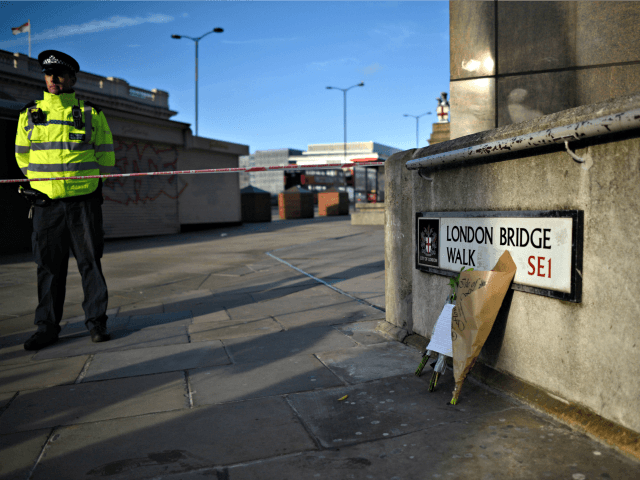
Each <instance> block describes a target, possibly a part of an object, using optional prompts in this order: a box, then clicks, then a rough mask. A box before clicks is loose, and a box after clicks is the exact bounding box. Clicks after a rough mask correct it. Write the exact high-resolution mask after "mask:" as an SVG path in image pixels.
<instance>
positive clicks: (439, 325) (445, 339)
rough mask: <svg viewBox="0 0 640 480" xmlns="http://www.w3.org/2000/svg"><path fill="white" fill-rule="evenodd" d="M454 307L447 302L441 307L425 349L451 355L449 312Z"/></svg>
mask: <svg viewBox="0 0 640 480" xmlns="http://www.w3.org/2000/svg"><path fill="white" fill-rule="evenodd" d="M454 307H455V305H452V304H450V303H447V304H446V305H445V306H444V308H443V309H442V313H441V314H440V316H439V317H438V321H437V322H436V328H435V331H434V332H433V336H432V337H431V341H430V342H429V346H428V347H427V350H431V351H432V352H438V353H442V354H443V355H446V356H447V357H453V347H452V346H451V313H452V312H453V308H454Z"/></svg>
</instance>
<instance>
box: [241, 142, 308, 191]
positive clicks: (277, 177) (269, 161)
mask: <svg viewBox="0 0 640 480" xmlns="http://www.w3.org/2000/svg"><path fill="white" fill-rule="evenodd" d="M301 154H302V152H301V151H300V150H293V149H290V148H279V149H276V150H257V151H256V152H255V153H253V154H251V155H243V156H241V157H240V167H243V168H248V167H274V166H278V165H288V164H289V157H291V156H295V155H301ZM249 185H251V186H253V187H256V188H259V189H261V190H264V191H265V192H269V193H270V194H271V196H272V198H273V197H276V196H277V195H278V194H279V193H280V192H282V190H283V189H284V186H285V172H284V170H274V171H272V172H245V173H241V174H240V188H244V187H247V186H249Z"/></svg>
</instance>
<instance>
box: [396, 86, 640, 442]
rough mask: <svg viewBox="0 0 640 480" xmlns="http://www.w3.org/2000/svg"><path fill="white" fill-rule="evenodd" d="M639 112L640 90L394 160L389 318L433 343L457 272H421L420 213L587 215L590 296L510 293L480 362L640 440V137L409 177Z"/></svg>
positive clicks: (575, 144)
mask: <svg viewBox="0 0 640 480" xmlns="http://www.w3.org/2000/svg"><path fill="white" fill-rule="evenodd" d="M639 107H640V94H636V95H629V96H625V97H619V98H616V99H613V100H609V101H607V102H602V103H599V104H595V105H587V106H582V107H578V108H575V109H571V110H565V111H562V112H558V113H556V114H553V115H548V116H544V117H540V118H537V119H534V120H530V121H527V122H523V123H519V124H513V125H509V126H506V127H501V128H498V129H494V130H488V131H485V132H480V133H477V134H473V135H469V136H466V137H461V138H458V139H455V140H452V141H448V142H443V143H439V144H436V145H433V146H430V147H426V148H423V149H419V150H408V151H406V152H402V153H398V154H396V155H393V156H392V157H391V158H389V160H387V162H386V172H387V173H386V186H387V192H386V195H387V197H386V220H385V268H386V287H385V289H386V293H385V295H386V308H387V321H388V322H389V323H391V324H393V325H394V326H397V327H400V328H405V329H407V330H408V331H409V332H410V333H413V332H415V333H418V334H420V335H423V336H425V337H428V336H429V335H430V333H431V330H432V327H433V325H434V324H435V321H436V320H437V318H438V315H439V313H440V311H441V309H442V305H443V302H444V299H445V297H446V296H447V292H448V291H449V287H448V285H447V284H448V280H449V279H448V278H447V277H446V276H442V275H438V274H433V273H426V272H423V271H420V270H418V269H416V266H415V251H416V250H415V249H416V247H415V246H416V238H415V236H416V234H415V222H416V213H417V212H481V211H485V212H490V211H538V210H561V211H565V210H578V211H582V212H584V234H583V240H584V247H583V260H582V263H583V265H582V271H580V272H579V274H580V276H581V279H582V300H581V302H579V303H576V302H570V301H563V300H558V299H554V298H550V297H547V296H542V295H537V294H532V293H526V292H522V291H514V290H510V292H509V293H508V294H507V297H506V299H505V301H504V304H503V308H502V309H501V311H500V313H499V315H498V319H497V320H496V323H495V324H494V327H493V331H492V333H491V335H490V336H489V339H488V340H487V343H486V344H485V347H484V349H483V350H482V353H481V355H480V357H479V362H481V363H483V364H484V366H487V367H490V368H492V369H494V370H496V371H498V372H502V373H504V374H506V375H509V376H511V377H513V378H516V379H519V380H521V381H523V382H525V383H527V384H530V385H533V386H535V387H538V388H540V389H542V390H544V391H545V392H549V394H551V395H553V396H554V398H559V399H561V401H563V402H566V403H567V404H571V405H574V404H575V405H579V406H581V408H582V407H585V408H586V409H587V411H590V412H592V413H594V414H596V415H597V416H600V417H602V418H603V419H606V420H608V421H611V422H614V423H615V424H616V425H621V426H623V427H625V428H627V429H629V430H632V431H634V432H640V409H638V398H640V397H639V395H640V386H639V382H638V378H640V323H639V322H638V315H639V313H640V296H639V294H638V292H640V275H638V271H639V270H640V243H639V242H638V241H637V236H638V232H640V132H639V131H638V130H637V129H636V130H630V131H627V132H623V133H616V134H609V135H603V136H598V137H593V138H590V139H585V140H577V141H572V142H571V144H570V147H571V149H572V150H573V152H574V153H575V155H577V156H579V157H582V158H583V159H584V160H585V162H584V163H582V164H581V163H577V162H575V161H574V160H573V159H572V158H571V157H570V155H569V154H568V153H567V152H566V151H565V146H564V145H563V144H560V145H550V146H544V147H538V148H534V149H531V150H525V151H522V152H516V153H508V152H507V153H505V155H501V156H499V157H497V158H494V159H493V160H489V159H485V160H481V161H476V162H474V163H473V164H470V163H467V164H464V165H462V166H456V167H450V168H446V169H445V168H441V169H439V170H431V171H425V170H423V171H421V172H419V171H411V172H410V171H408V170H407V169H406V168H405V164H406V162H407V161H409V160H413V159H417V158H423V157H427V156H431V155H435V154H438V153H443V152H448V151H453V150H459V149H463V148H467V147H470V146H481V145H482V144H485V143H488V142H491V141H495V140H501V139H507V138H511V137H515V136H518V135H523V134H526V133H529V132H538V131H542V130H545V129H550V128H554V127H558V126H562V125H568V124H573V123H577V122H583V121H587V120H590V119H594V118H597V117H602V116H605V115H609V114H614V113H619V112H624V111H629V110H633V109H636V108H639Z"/></svg>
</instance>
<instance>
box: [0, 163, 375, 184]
mask: <svg viewBox="0 0 640 480" xmlns="http://www.w3.org/2000/svg"><path fill="white" fill-rule="evenodd" d="M380 165H384V162H357V163H323V164H318V165H274V166H270V167H246V168H245V167H236V168H207V169H203V170H174V171H168V172H139V173H109V174H105V175H84V176H76V177H55V178H19V179H10V180H0V183H26V182H46V181H52V180H80V179H88V178H125V177H150V176H156V175H193V174H199V173H238V172H269V171H274V170H308V169H314V170H315V169H322V168H331V169H336V168H351V167H375V166H380Z"/></svg>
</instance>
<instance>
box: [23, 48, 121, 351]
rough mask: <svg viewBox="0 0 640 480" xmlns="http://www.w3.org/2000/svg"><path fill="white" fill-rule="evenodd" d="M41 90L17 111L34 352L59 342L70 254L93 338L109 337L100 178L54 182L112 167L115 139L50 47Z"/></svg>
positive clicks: (65, 58) (74, 66)
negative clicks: (33, 270) (28, 219)
mask: <svg viewBox="0 0 640 480" xmlns="http://www.w3.org/2000/svg"><path fill="white" fill-rule="evenodd" d="M38 62H40V65H41V66H42V71H43V73H44V80H45V83H46V89H45V90H44V92H43V99H42V100H37V101H35V102H31V103H29V104H27V105H26V106H25V108H24V109H23V110H22V112H21V113H20V120H19V122H18V132H17V134H16V160H17V162H18V166H19V167H20V169H21V170H22V172H23V173H24V175H25V176H26V177H27V178H51V179H52V180H46V181H37V182H31V183H30V186H31V188H29V189H22V192H21V193H23V194H25V196H26V194H30V195H29V197H30V198H32V199H35V201H33V202H32V210H31V213H32V215H33V234H32V247H33V253H34V257H35V261H36V264H37V265H38V306H37V308H36V313H35V321H34V323H35V324H36V326H37V327H38V329H37V331H36V333H35V334H34V335H33V336H31V337H30V338H29V339H28V340H27V341H26V342H25V344H24V348H25V349H26V350H39V349H41V348H43V347H46V346H47V345H50V344H52V343H54V342H56V341H57V340H58V334H59V332H60V326H59V324H60V321H61V320H62V308H63V305H64V297H65V291H66V281H67V268H68V263H69V249H71V251H72V252H73V255H74V257H75V258H76V261H77V263H78V269H79V271H80V275H81V277H82V288H83V290H84V302H83V303H82V308H83V309H84V312H85V325H86V327H87V329H88V330H89V331H90V332H91V340H92V341H94V342H103V341H106V340H109V339H110V336H109V334H108V333H107V329H106V323H107V315H106V311H107V298H108V294H107V284H106V282H105V279H104V276H103V275H102V266H101V264H100V258H101V257H102V251H103V245H104V231H103V229H102V207H101V205H102V181H101V180H100V179H97V178H92V179H70V180H64V179H63V180H53V179H54V178H58V177H73V176H84V175H99V174H100V173H107V172H108V170H109V167H112V166H113V165H115V155H114V151H113V138H112V136H111V131H110V130H109V126H108V125H107V120H106V119H105V116H104V114H103V113H102V112H101V111H100V109H99V108H97V107H96V106H95V105H92V104H90V103H89V102H85V101H82V100H79V99H78V98H76V94H75V93H74V91H73V86H74V85H75V83H76V74H77V73H78V71H79V70H80V66H79V65H78V62H76V61H75V60H74V59H73V58H72V57H70V56H69V55H66V54H64V53H62V52H58V51H55V50H46V51H44V52H42V53H41V54H40V55H38Z"/></svg>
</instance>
